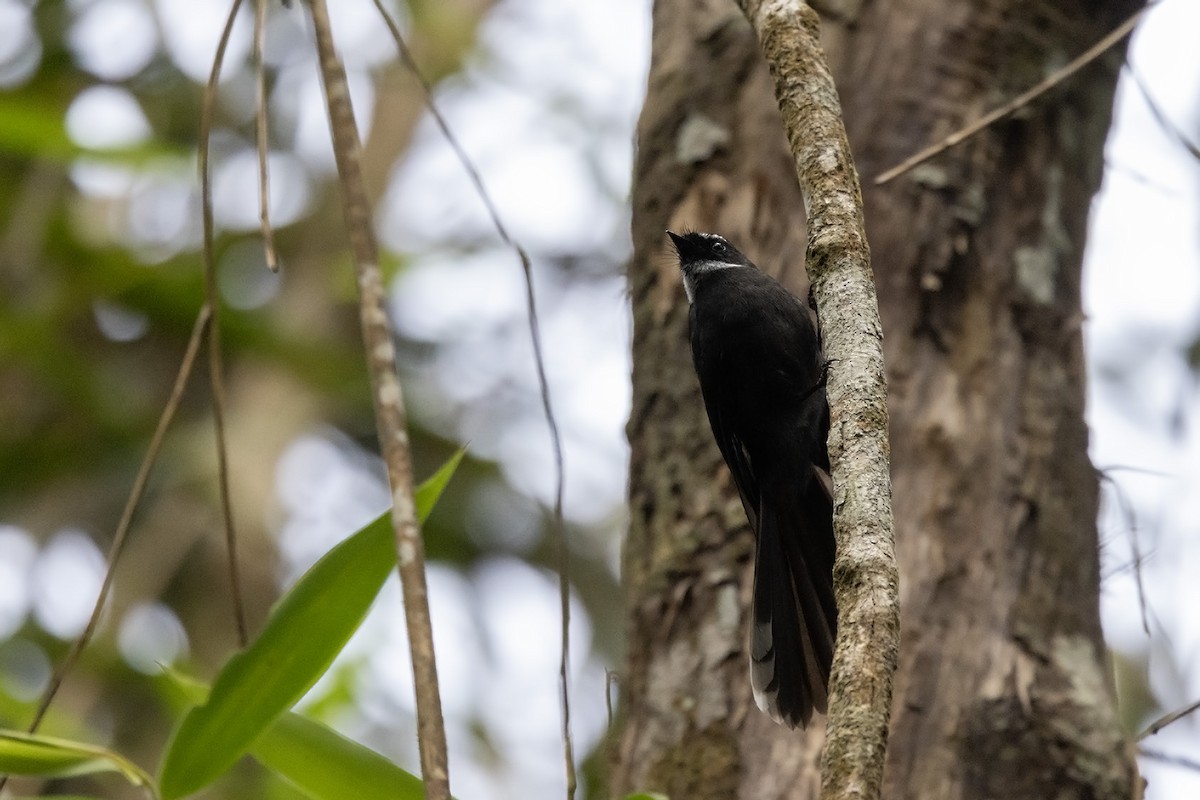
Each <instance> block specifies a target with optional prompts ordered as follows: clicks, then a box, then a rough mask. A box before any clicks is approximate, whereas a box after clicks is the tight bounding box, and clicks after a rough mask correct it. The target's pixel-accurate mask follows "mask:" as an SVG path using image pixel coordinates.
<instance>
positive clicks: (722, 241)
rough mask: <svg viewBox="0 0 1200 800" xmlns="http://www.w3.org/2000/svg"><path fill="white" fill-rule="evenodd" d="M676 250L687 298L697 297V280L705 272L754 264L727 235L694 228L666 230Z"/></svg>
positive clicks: (690, 299) (689, 300) (689, 299)
mask: <svg viewBox="0 0 1200 800" xmlns="http://www.w3.org/2000/svg"><path fill="white" fill-rule="evenodd" d="M667 236H670V237H671V242H672V243H673V244H674V245H675V252H676V253H677V254H678V255H679V269H680V270H681V271H682V272H683V288H684V289H685V290H686V291H687V296H688V302H689V303H690V302H691V301H692V300H693V299H695V295H696V282H697V281H698V280H699V279H700V277H701V276H702V275H704V274H705V273H706V272H712V271H714V270H718V269H728V268H730V267H753V266H754V265H753V264H752V263H750V259H748V258H746V257H745V256H744V255H742V253H741V251H740V250H738V249H737V248H736V247H734V246H733V245H732V244H730V243H729V241H728V240H727V239H726V238H725V237H724V236H718V235H717V234H715V233H701V232H699V231H695V232H692V233H684V234H683V235H680V234H678V233H674V232H672V231H667Z"/></svg>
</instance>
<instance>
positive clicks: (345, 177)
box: [310, 0, 450, 800]
mask: <svg viewBox="0 0 1200 800" xmlns="http://www.w3.org/2000/svg"><path fill="white" fill-rule="evenodd" d="M310 8H311V10H312V21H313V30H314V33H315V35H316V45H317V55H318V59H319V61H320V69H321V78H322V85H323V87H324V90H325V99H326V101H327V104H328V108H329V127H330V130H331V132H332V135H333V152H334V156H335V158H336V161H337V168H338V175H339V177H340V179H341V181H340V183H341V189H342V200H343V207H344V213H345V217H346V228H347V231H348V233H349V236H350V249H351V252H352V255H353V257H354V269H355V274H356V277H357V280H358V290H359V318H360V322H361V324H362V334H363V343H364V345H365V347H366V350H367V368H368V371H369V373H370V376H371V390H372V400H373V402H374V405H375V422H376V426H377V429H378V432H379V442H380V449H381V450H382V451H383V459H384V462H385V463H386V464H387V472H388V481H389V484H390V488H391V493H392V526H393V528H394V529H395V534H396V552H397V562H398V564H399V571H400V584H401V588H402V591H403V595H404V618H405V621H406V623H407V626H408V640H409V644H410V650H411V653H412V667H413V683H414V689H415V694H416V698H417V734H418V736H417V744H418V746H419V748H420V754H421V772H422V776H423V778H424V781H425V796H426V797H427V798H430V800H449V798H450V773H449V767H448V764H447V758H446V733H445V727H444V723H443V721H442V701H441V696H440V695H439V693H438V679H437V664H436V661H435V659H434V652H433V624H432V622H431V620H430V615H429V590H428V587H427V586H426V582H425V548H424V543H423V542H422V540H421V531H420V529H419V527H418V526H417V518H416V513H415V507H414V505H413V475H412V461H411V457H410V453H409V442H408V423H407V418H406V417H407V415H406V412H405V408H404V393H403V390H402V389H401V386H400V378H399V375H397V373H396V349H395V345H394V344H393V343H392V330H391V322H390V320H389V319H388V314H387V297H386V293H385V290H384V285H383V273H382V271H381V270H380V268H379V247H378V245H377V244H376V241H375V234H374V231H373V230H372V227H371V206H370V202H369V200H368V199H367V192H366V187H365V186H364V185H363V178H362V165H361V163H360V161H359V156H360V152H361V149H362V147H361V144H360V141H359V135H358V128H357V126H356V125H355V123H354V110H353V108H352V107H351V105H350V89H349V86H348V85H347V83H346V72H345V70H344V69H343V68H342V64H341V61H339V59H338V55H337V52H336V50H335V49H334V45H333V33H332V31H331V30H330V25H329V11H328V9H327V8H326V6H325V0H311V2H310Z"/></svg>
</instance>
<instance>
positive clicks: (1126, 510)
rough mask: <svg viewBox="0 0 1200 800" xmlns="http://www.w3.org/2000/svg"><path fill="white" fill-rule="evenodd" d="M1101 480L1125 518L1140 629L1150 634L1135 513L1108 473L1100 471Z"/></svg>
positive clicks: (1140, 546)
mask: <svg viewBox="0 0 1200 800" xmlns="http://www.w3.org/2000/svg"><path fill="white" fill-rule="evenodd" d="M1100 478H1101V480H1104V481H1107V482H1108V484H1109V485H1110V486H1112V488H1113V494H1114V495H1115V496H1116V498H1117V508H1118V509H1120V513H1121V516H1122V517H1124V519H1125V525H1126V528H1127V529H1128V531H1129V549H1130V550H1131V551H1132V552H1133V581H1134V586H1135V587H1136V589H1137V597H1138V610H1139V611H1140V612H1141V616H1142V630H1143V631H1145V633H1146V635H1147V636H1149V635H1150V612H1149V607H1150V603H1149V601H1148V600H1147V599H1146V583H1145V581H1144V580H1142V564H1144V563H1145V558H1143V556H1142V545H1141V541H1140V539H1139V538H1138V522H1137V513H1136V512H1135V511H1134V509H1133V504H1132V503H1130V502H1129V497H1128V496H1127V495H1126V494H1125V491H1124V490H1123V489H1122V488H1121V485H1120V484H1118V483H1117V482H1116V481H1115V480H1113V479H1112V477H1111V476H1110V475H1107V474H1105V473H1104V472H1103V471H1101V472H1100Z"/></svg>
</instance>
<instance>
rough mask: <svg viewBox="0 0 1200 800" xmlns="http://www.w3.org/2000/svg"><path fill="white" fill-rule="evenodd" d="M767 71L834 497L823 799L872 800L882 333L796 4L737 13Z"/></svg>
mask: <svg viewBox="0 0 1200 800" xmlns="http://www.w3.org/2000/svg"><path fill="white" fill-rule="evenodd" d="M739 3H740V5H741V8H742V11H743V12H745V14H746V17H747V18H748V19H749V20H750V24H751V26H752V27H753V28H754V31H755V33H756V34H757V36H758V40H759V43H760V45H761V47H762V51H763V55H764V57H765V58H766V61H767V64H768V65H769V66H770V68H771V76H772V78H773V79H774V83H775V97H776V99H777V100H778V102H779V110H780V112H781V113H782V116H783V122H784V127H785V128H786V130H787V135H788V141H789V143H790V144H791V150H792V156H793V158H794V159H795V163H796V173H797V176H798V177H799V180H800V188H801V190H802V191H803V194H804V201H805V203H804V205H805V208H806V209H808V252H807V254H806V257H805V267H806V269H807V271H808V274H809V277H810V278H811V279H812V287H813V294H814V296H815V298H816V300H817V303H818V306H819V308H820V318H821V322H822V326H821V328H822V335H823V339H824V344H825V349H826V353H827V354H828V357H829V358H830V359H831V360H832V361H833V362H834V363H835V365H836V366H835V369H833V370H831V371H830V374H829V384H828V392H829V406H830V420H831V425H830V430H829V460H830V465H831V466H832V468H833V469H832V475H833V482H834V486H835V489H836V494H835V501H834V508H835V514H834V534H835V536H836V540H837V556H836V560H835V562H834V571H833V575H834V594H835V597H836V599H837V607H838V630H837V646H836V648H835V651H834V658H833V674H832V677H831V685H830V694H829V714H828V717H827V720H826V729H825V730H826V732H825V743H824V747H823V749H822V751H821V797H822V798H825V800H835V799H836V800H842V799H843V798H846V799H847V800H848V799H849V798H855V800H875V798H878V797H879V796H880V792H881V790H882V785H883V764H884V756H885V753H886V750H887V737H888V721H889V717H890V714H891V705H892V702H891V701H892V689H893V674H894V673H895V670H896V665H897V661H898V654H899V643H900V611H899V599H898V593H899V579H898V575H897V568H896V555H895V541H894V536H893V529H892V508H891V479H890V475H889V463H888V453H889V448H888V411H887V385H886V380H885V377H884V370H883V345H882V326H881V324H880V321H879V305H878V301H877V300H876V297H875V284H874V282H873V278H872V273H871V261H870V252H869V250H868V247H867V237H866V232H865V230H864V222H863V210H862V193H861V190H860V188H859V183H858V173H857V171H856V170H855V168H854V161H853V158H852V157H851V154H850V146H849V143H848V141H847V139H846V131H845V127H844V125H843V123H842V116H841V103H840V101H839V100H838V95H837V88H836V87H835V86H834V83H833V77H832V75H831V74H830V72H829V66H828V64H827V62H826V60H825V55H824V53H823V51H822V49H821V44H820V41H821V39H820V20H819V18H818V16H817V14H816V12H815V11H813V9H812V8H811V7H809V6H808V5H806V4H805V3H803V2H801V0H739Z"/></svg>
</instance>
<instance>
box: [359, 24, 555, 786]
mask: <svg viewBox="0 0 1200 800" xmlns="http://www.w3.org/2000/svg"><path fill="white" fill-rule="evenodd" d="M375 7H376V8H377V9H378V10H379V14H380V15H381V16H382V17H383V19H384V22H385V23H386V24H387V27H388V30H389V31H391V33H392V38H393V39H395V41H396V49H397V50H398V51H399V53H400V59H401V61H403V62H404V65H405V66H406V67H407V68H408V70H409V72H411V73H412V75H413V77H415V78H416V80H417V83H418V84H420V86H421V91H422V92H423V94H424V99H425V106H426V108H428V109H429V113H430V115H431V116H432V117H433V120H434V122H435V123H437V126H438V128H439V129H440V130H441V132H442V136H443V137H445V139H446V142H447V144H449V145H450V149H451V150H453V151H454V155H455V156H456V157H457V158H458V161H459V163H461V164H462V166H463V169H464V170H466V172H467V176H468V178H469V179H470V181H471V184H472V185H473V186H474V187H475V193H476V194H477V195H478V196H479V199H480V200H481V201H482V202H483V205H484V207H485V208H486V209H487V213H488V216H489V217H490V218H491V220H492V225H493V226H494V227H495V229H496V233H497V235H499V237H500V239H501V241H503V242H504V243H505V244H506V245H508V246H509V247H510V248H512V250H513V252H514V253H516V255H517V259H518V260H519V261H520V262H521V270H522V272H523V274H524V277H525V301H526V308H527V311H528V318H529V337H530V340H531V341H532V343H533V360H534V364H535V366H536V369H537V379H538V388H539V390H540V393H541V400H542V409H543V411H544V412H545V415H546V425H547V427H548V428H549V429H550V441H551V446H552V447H553V450H554V474H555V484H554V529H555V539H556V542H557V545H558V589H559V606H560V609H559V611H560V619H561V621H562V627H561V631H560V635H561V643H560V650H559V654H560V658H559V665H558V674H559V688H560V701H561V705H562V718H563V723H562V737H563V758H564V761H565V769H566V778H567V798H568V800H571V798H573V797H574V796H575V788H576V784H577V778H576V775H575V753H574V745H573V744H572V739H571V700H570V694H569V691H568V690H569V681H568V676H569V674H570V672H569V668H570V662H571V658H570V627H571V588H570V586H571V584H570V551H569V550H568V547H567V535H566V525H565V523H564V520H563V492H564V484H565V483H566V477H565V472H566V469H565V466H564V459H563V443H562V434H561V433H560V432H559V429H558V421H557V419H556V418H555V416H554V409H553V405H552V403H551V402H550V382H549V380H547V378H546V358H545V355H544V353H543V351H542V337H541V333H540V331H539V328H538V313H537V302H536V299H535V296H534V291H533V265H532V263H531V261H530V258H529V254H528V253H527V252H525V248H523V247H521V245H520V244H518V243H517V242H516V241H515V240H514V239H513V238H512V236H511V235H509V232H508V229H507V228H506V227H505V226H504V222H503V221H502V220H501V219H500V212H499V211H498V210H497V209H496V205H495V203H494V202H493V201H492V198H491V195H489V194H488V191H487V188H486V187H485V186H484V184H483V178H482V177H480V175H479V171H478V170H477V169H476V168H475V164H474V163H473V162H472V161H471V158H470V156H468V155H467V152H466V150H464V149H463V146H462V144H461V143H460V142H459V141H458V138H457V137H456V136H455V135H454V133H453V131H451V130H450V125H449V124H448V123H447V122H446V118H445V117H444V116H442V113H441V111H440V110H439V109H438V107H437V104H436V103H435V102H434V100H433V87H432V86H430V84H429V81H428V80H426V78H425V76H424V74H422V72H421V70H420V68H419V67H418V66H417V62H416V60H415V59H414V58H413V56H412V51H411V50H410V49H409V47H408V43H407V42H405V41H404V36H403V35H402V34H401V33H400V28H399V26H397V25H396V22H395V20H393V19H392V15H391V14H389V13H388V11H387V9H386V8H384V6H383V3H382V0H375Z"/></svg>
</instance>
